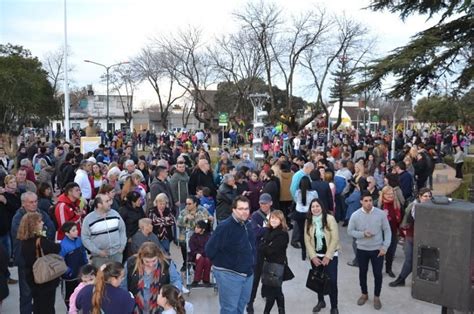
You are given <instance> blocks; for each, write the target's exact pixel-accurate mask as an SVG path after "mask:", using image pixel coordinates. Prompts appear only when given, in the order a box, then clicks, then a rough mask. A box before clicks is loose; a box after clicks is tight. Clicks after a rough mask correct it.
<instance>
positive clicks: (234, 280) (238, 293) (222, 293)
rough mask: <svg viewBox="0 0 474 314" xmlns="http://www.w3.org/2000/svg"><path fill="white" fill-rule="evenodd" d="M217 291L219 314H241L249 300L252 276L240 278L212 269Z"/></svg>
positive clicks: (239, 276) (227, 272)
mask: <svg viewBox="0 0 474 314" xmlns="http://www.w3.org/2000/svg"><path fill="white" fill-rule="evenodd" d="M213 272H214V276H215V277H216V282H217V288H218V291H219V305H220V307H221V310H220V314H242V313H244V310H245V306H246V305H247V303H248V302H249V300H250V293H251V292H252V283H253V275H251V276H247V277H244V276H241V275H238V274H235V273H232V272H230V271H225V270H224V271H223V270H218V269H216V268H215V267H214V268H213Z"/></svg>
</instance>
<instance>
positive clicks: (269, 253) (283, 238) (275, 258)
mask: <svg viewBox="0 0 474 314" xmlns="http://www.w3.org/2000/svg"><path fill="white" fill-rule="evenodd" d="M288 242H289V237H288V232H286V231H283V230H282V229H281V228H278V229H267V230H266V231H265V234H264V235H263V240H262V243H261V244H260V250H261V251H262V252H263V257H264V259H265V260H266V261H267V262H270V263H278V264H284V263H285V261H286V248H287V247H288Z"/></svg>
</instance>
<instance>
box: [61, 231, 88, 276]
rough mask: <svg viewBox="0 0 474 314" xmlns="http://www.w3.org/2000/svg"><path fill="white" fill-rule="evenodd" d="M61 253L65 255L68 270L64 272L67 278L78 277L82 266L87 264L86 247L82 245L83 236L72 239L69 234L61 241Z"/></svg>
mask: <svg viewBox="0 0 474 314" xmlns="http://www.w3.org/2000/svg"><path fill="white" fill-rule="evenodd" d="M59 255H61V256H62V257H64V260H65V261H66V265H67V267H68V270H67V271H66V273H65V274H64V276H63V277H64V278H66V279H76V278H77V276H78V275H79V270H80V268H81V267H82V266H83V265H85V264H87V262H88V261H87V254H86V249H85V248H84V246H83V245H82V241H81V238H80V237H78V238H77V239H74V240H72V239H70V238H68V237H67V236H65V237H64V239H63V240H62V241H61V251H60V252H59Z"/></svg>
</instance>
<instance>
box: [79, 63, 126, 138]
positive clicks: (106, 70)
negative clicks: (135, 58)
mask: <svg viewBox="0 0 474 314" xmlns="http://www.w3.org/2000/svg"><path fill="white" fill-rule="evenodd" d="M84 62H87V63H93V64H95V65H98V66H101V67H103V68H105V73H106V79H107V96H106V97H107V98H106V101H107V125H106V130H107V132H109V120H110V116H109V70H110V69H111V68H113V67H114V66H119V65H122V64H127V63H130V62H128V61H124V62H119V63H115V64H112V65H109V66H106V65H104V64H102V63H98V62H95V61H91V60H84Z"/></svg>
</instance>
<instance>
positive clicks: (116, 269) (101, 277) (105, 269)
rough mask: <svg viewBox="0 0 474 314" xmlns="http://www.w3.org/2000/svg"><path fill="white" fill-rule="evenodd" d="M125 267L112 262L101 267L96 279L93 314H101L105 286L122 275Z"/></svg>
mask: <svg viewBox="0 0 474 314" xmlns="http://www.w3.org/2000/svg"><path fill="white" fill-rule="evenodd" d="M122 271H123V265H122V264H120V263H118V262H111V263H107V264H104V265H102V266H101V268H100V269H99V271H98V272H97V276H96V278H95V287H94V292H93V294H92V314H100V313H101V305H102V299H103V297H104V292H105V284H106V283H108V281H109V280H110V278H118V277H120V275H122Z"/></svg>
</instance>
